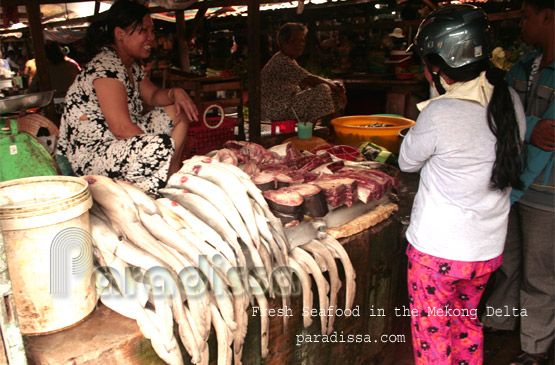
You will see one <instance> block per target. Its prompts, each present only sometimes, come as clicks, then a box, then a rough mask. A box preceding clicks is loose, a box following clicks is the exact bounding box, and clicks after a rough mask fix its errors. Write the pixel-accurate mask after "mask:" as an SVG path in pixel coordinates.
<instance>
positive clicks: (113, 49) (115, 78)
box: [58, 0, 198, 192]
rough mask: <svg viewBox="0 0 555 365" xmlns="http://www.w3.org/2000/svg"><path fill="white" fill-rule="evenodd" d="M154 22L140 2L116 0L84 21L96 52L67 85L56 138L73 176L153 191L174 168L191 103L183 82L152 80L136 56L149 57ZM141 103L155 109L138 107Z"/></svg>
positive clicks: (192, 117)
mask: <svg viewBox="0 0 555 365" xmlns="http://www.w3.org/2000/svg"><path fill="white" fill-rule="evenodd" d="M153 27H154V25H153V22H152V19H151V17H150V14H149V13H148V10H147V8H146V7H144V6H142V5H139V4H138V3H135V2H132V1H129V0H119V1H117V2H116V3H114V5H112V7H111V8H110V10H109V11H108V14H107V16H106V17H105V20H103V21H101V22H96V23H94V24H93V25H91V27H90V28H89V32H88V35H87V37H88V39H89V40H90V41H91V43H92V44H94V45H96V46H97V47H98V48H99V52H98V53H97V54H96V56H95V57H94V58H93V59H92V60H91V61H90V62H89V63H88V64H87V65H86V66H85V68H84V69H83V70H82V72H81V73H80V74H79V75H78V76H77V78H76V80H75V82H74V83H73V85H72V86H71V87H70V88H69V90H68V93H67V96H66V107H65V109H64V114H63V116H62V120H61V128H60V140H59V143H58V153H60V154H62V155H65V156H66V157H67V158H68V160H69V162H70V164H71V167H72V168H73V170H74V172H75V173H76V174H77V175H86V174H98V175H105V176H109V177H111V178H117V179H123V180H127V181H130V182H132V183H134V184H136V185H137V186H139V187H141V188H142V189H144V190H147V191H149V192H155V191H156V190H157V189H159V188H161V187H163V186H164V184H165V182H166V180H167V178H168V176H169V174H171V173H173V172H175V171H177V169H178V168H179V165H180V162H181V161H180V156H181V151H182V149H183V145H184V142H185V138H186V136H187V131H188V122H189V121H191V120H196V119H197V118H198V110H197V107H196V106H195V104H194V103H193V101H192V100H191V98H190V97H189V96H188V95H187V93H186V92H185V91H184V90H183V89H180V88H172V89H159V88H157V87H156V86H154V84H152V82H151V81H150V80H149V79H148V78H147V77H146V75H145V73H144V71H143V70H142V69H141V67H140V65H139V64H138V63H137V60H140V59H143V58H147V57H148V56H150V53H151V49H152V45H153V41H154V32H153ZM144 103H146V104H148V105H150V106H152V107H155V108H154V109H153V110H152V111H151V112H148V113H146V114H145V113H143V109H144Z"/></svg>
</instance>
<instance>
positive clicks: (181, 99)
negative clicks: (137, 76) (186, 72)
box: [139, 78, 198, 121]
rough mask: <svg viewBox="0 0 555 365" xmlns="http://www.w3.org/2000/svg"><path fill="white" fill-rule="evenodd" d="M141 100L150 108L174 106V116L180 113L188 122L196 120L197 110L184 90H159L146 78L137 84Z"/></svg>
mask: <svg viewBox="0 0 555 365" xmlns="http://www.w3.org/2000/svg"><path fill="white" fill-rule="evenodd" d="M139 88H140V93H141V98H142V99H143V100H144V102H145V103H147V104H148V105H150V106H167V105H175V109H176V116H180V115H181V113H183V114H184V115H185V117H186V118H187V119H188V120H189V121H193V120H198V109H197V106H196V105H195V103H194V102H193V100H191V98H190V97H189V95H187V93H186V92H185V90H183V89H181V88H179V87H174V88H171V89H160V88H158V87H157V86H156V85H154V84H153V83H152V81H150V80H149V79H148V78H144V79H143V80H142V81H141V83H140V84H139Z"/></svg>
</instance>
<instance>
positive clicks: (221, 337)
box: [210, 303, 233, 365]
mask: <svg viewBox="0 0 555 365" xmlns="http://www.w3.org/2000/svg"><path fill="white" fill-rule="evenodd" d="M210 312H211V315H212V325H213V326H214V330H215V331H216V339H217V343H218V365H231V363H232V361H233V356H232V350H231V343H232V342H233V337H232V333H231V331H230V330H229V328H228V327H227V326H226V323H225V321H224V320H223V318H222V316H221V314H220V311H219V310H218V308H217V307H216V306H215V305H214V304H213V303H210Z"/></svg>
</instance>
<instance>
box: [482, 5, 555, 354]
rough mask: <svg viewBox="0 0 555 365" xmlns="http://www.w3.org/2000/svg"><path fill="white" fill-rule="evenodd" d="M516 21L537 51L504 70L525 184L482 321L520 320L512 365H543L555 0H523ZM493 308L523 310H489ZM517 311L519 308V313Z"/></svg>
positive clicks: (554, 231)
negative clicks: (519, 134) (521, 127)
mask: <svg viewBox="0 0 555 365" xmlns="http://www.w3.org/2000/svg"><path fill="white" fill-rule="evenodd" d="M522 15H523V16H522V19H521V21H520V27H521V29H522V37H523V39H524V41H526V43H528V44H531V45H534V46H536V47H537V48H538V50H537V51H535V52H533V53H531V54H527V55H525V56H523V57H522V58H521V59H519V60H518V61H517V62H516V63H515V65H514V66H513V67H512V68H511V70H510V71H509V73H508V74H507V80H508V82H509V85H512V86H513V87H514V89H515V90H516V91H517V92H518V94H519V96H520V98H521V100H522V103H523V105H524V106H525V108H526V124H527V128H526V138H525V144H524V147H525V153H524V154H523V156H525V157H526V163H525V170H524V172H523V173H522V176H521V179H522V182H523V183H524V189H521V190H516V189H514V190H513V191H512V193H511V201H513V202H516V203H515V204H513V206H512V207H511V213H510V215H509V232H508V234H507V241H506V242H505V250H504V252H503V264H502V265H501V267H500V268H499V270H497V272H496V273H495V276H494V278H495V281H494V285H493V290H492V292H491V294H490V296H489V298H488V299H487V301H486V311H485V313H484V316H482V321H483V323H484V326H486V328H489V330H490V331H493V330H494V329H497V330H514V329H516V328H517V327H518V324H519V322H520V346H521V349H522V351H523V352H522V353H521V354H520V355H519V356H518V357H517V358H516V359H514V361H513V362H512V364H545V363H547V355H546V354H548V353H550V351H549V350H550V348H551V347H552V346H553V339H554V337H555V333H554V330H555V309H554V303H555V298H554V296H555V293H554V291H555V290H554V282H555V272H554V265H553V257H555V248H554V247H555V241H554V239H553V237H555V216H554V213H555V197H554V193H555V176H554V175H555V168H554V166H553V164H554V162H553V161H554V158H553V150H554V140H555V132H554V127H555V123H554V121H553V120H554V119H555V91H554V90H555V62H554V61H555V24H554V23H555V12H554V3H553V0H524V1H523V5H522ZM498 308H509V309H510V310H511V311H512V309H513V308H517V309H520V311H523V310H525V311H526V313H522V314H521V315H520V316H513V315H510V316H495V315H488V311H489V312H490V313H492V312H494V311H495V310H496V309H498ZM519 314H520V312H519ZM551 353H552V352H551Z"/></svg>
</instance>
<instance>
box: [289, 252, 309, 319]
mask: <svg viewBox="0 0 555 365" xmlns="http://www.w3.org/2000/svg"><path fill="white" fill-rule="evenodd" d="M289 265H290V266H291V269H293V270H294V271H295V274H296V275H297V277H298V278H299V280H300V282H301V286H302V290H303V309H306V311H307V312H308V313H311V312H312V299H313V298H312V280H311V279H310V276H309V275H308V273H307V272H306V270H305V269H304V268H302V267H301V265H299V264H298V263H297V261H295V260H294V259H292V258H290V259H289ZM311 324H312V317H311V316H304V315H303V325H304V327H305V328H308V327H310V325H311Z"/></svg>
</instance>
